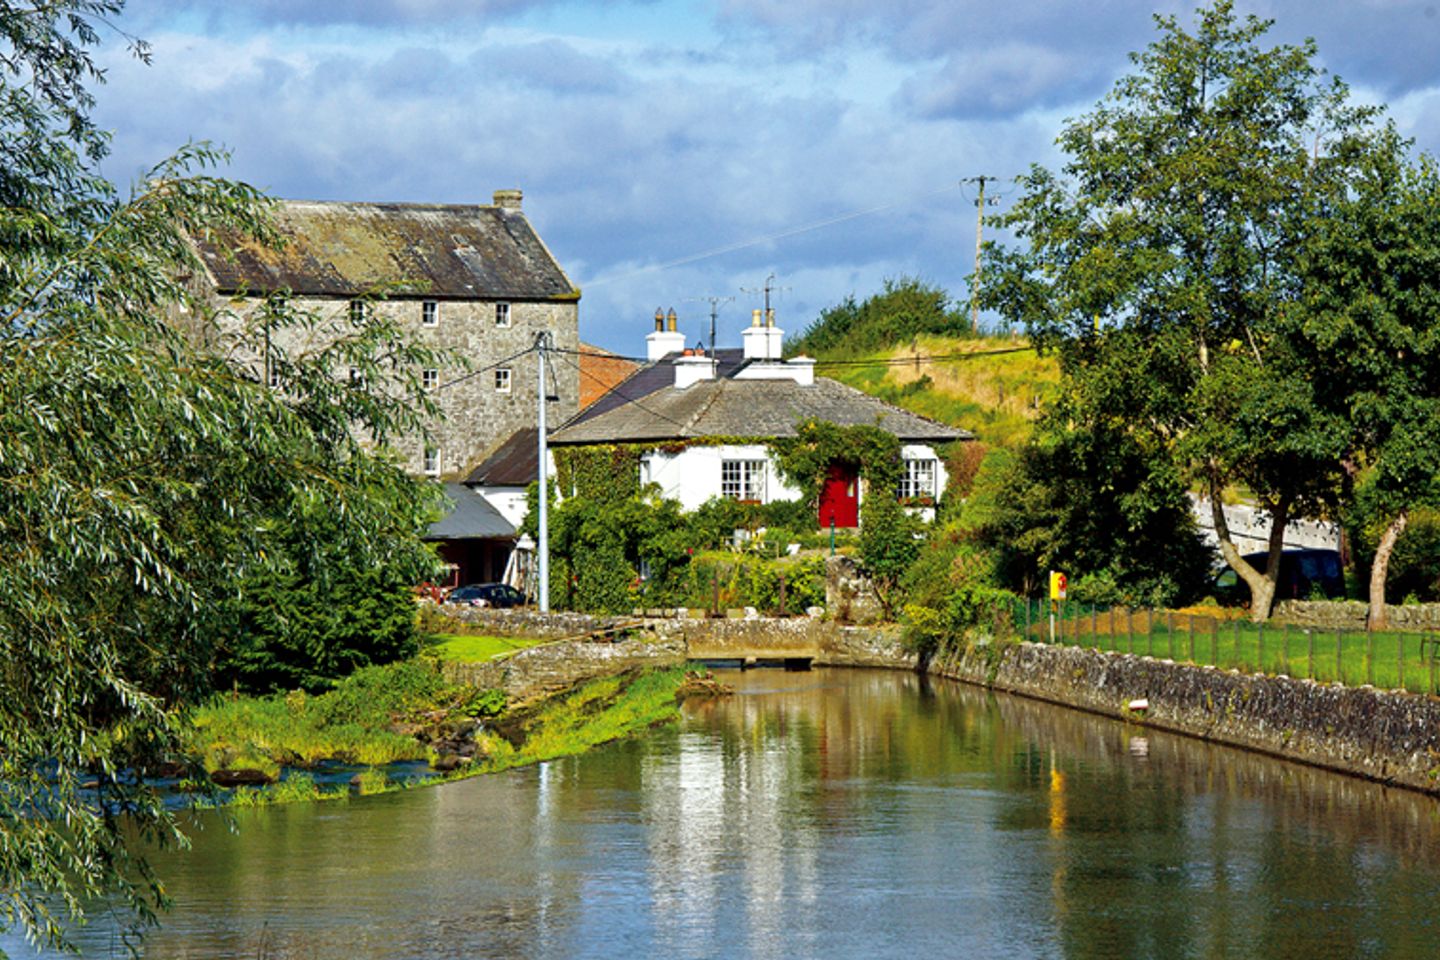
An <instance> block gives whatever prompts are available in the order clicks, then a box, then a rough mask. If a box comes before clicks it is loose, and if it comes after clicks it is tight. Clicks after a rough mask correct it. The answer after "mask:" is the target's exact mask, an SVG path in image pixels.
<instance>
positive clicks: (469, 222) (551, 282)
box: [197, 200, 574, 300]
mask: <svg viewBox="0 0 1440 960" xmlns="http://www.w3.org/2000/svg"><path fill="white" fill-rule="evenodd" d="M274 217H275V222H276V226H277V227H278V228H279V230H280V232H281V233H282V234H283V235H284V236H285V237H286V238H287V242H286V244H285V245H284V247H283V248H282V249H280V250H272V249H269V248H266V247H263V246H261V245H259V244H257V243H255V242H253V241H248V240H247V241H242V242H240V243H238V244H236V243H233V242H226V241H225V240H224V239H223V238H217V239H213V240H205V241H201V242H198V243H197V248H198V249H199V252H200V256H201V259H202V260H203V261H204V263H205V266H206V268H207V269H209V271H210V273H211V275H212V276H213V278H214V280H215V286H216V289H217V290H218V291H219V292H220V293H235V292H239V291H245V292H250V293H267V292H270V291H276V290H289V291H290V292H291V293H294V294H296V295H300V296H334V297H353V296H357V295H360V294H365V293H370V292H383V293H384V294H386V295H389V296H395V295H397V294H399V293H405V294H409V295H412V296H422V295H423V296H425V297H431V298H435V299H487V300H510V299H513V300H527V299H531V300H534V299H545V298H550V297H569V296H573V295H574V288H573V285H572V284H571V283H570V281H569V279H568V278H567V277H566V276H565V273H564V271H562V270H561V269H560V265H559V264H558V263H556V261H555V258H554V257H553V256H551V255H550V251H549V250H547V249H546V248H545V244H544V243H542V242H541V240H540V238H539V236H538V235H536V233H535V231H534V230H533V229H532V228H531V226H530V222H529V221H528V220H527V219H526V218H525V215H524V214H523V213H522V212H521V211H520V210H518V209H512V208H508V207H501V206H480V205H459V204H454V205H452V204H422V203H348V202H347V203H327V202H320V201H313V200H282V201H280V202H279V203H278V204H277V206H276V209H275V213H274ZM382 288H383V289H382Z"/></svg>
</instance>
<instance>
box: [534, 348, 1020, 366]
mask: <svg viewBox="0 0 1440 960" xmlns="http://www.w3.org/2000/svg"><path fill="white" fill-rule="evenodd" d="M1034 349H1035V348H1034V347H1028V346H1027V347H1001V348H999V349H997V350H973V351H970V352H968V353H935V354H920V355H918V356H917V355H914V354H912V355H911V356H908V357H879V358H875V359H871V360H865V359H853V360H852V359H844V360H816V361H815V365H816V366H820V367H861V366H876V365H880V366H908V365H912V364H915V363H917V362H919V363H943V362H948V361H952V360H970V359H972V358H975V357H997V356H1002V355H1004V354H1007V353H1024V352H1026V351H1033V350H1034ZM550 352H551V353H565V354H570V355H572V356H577V357H599V358H604V359H610V360H627V361H629V362H631V363H640V364H648V363H649V362H650V359H649V358H648V357H627V356H625V355H623V354H619V353H593V352H588V351H585V350H567V349H565V348H564V347H552V348H551V349H550Z"/></svg>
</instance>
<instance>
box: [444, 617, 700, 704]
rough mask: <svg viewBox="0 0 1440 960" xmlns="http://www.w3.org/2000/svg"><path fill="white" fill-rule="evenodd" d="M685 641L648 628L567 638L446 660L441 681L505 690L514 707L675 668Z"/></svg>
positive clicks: (683, 660) (683, 649)
mask: <svg viewBox="0 0 1440 960" xmlns="http://www.w3.org/2000/svg"><path fill="white" fill-rule="evenodd" d="M685 659H686V658H685V641H684V639H683V638H682V637H681V636H680V635H679V634H678V633H674V632H655V631H651V632H648V633H647V634H645V635H644V636H642V637H641V638H639V639H632V640H623V641H620V642H618V643H606V642H603V641H602V642H591V641H584V640H567V641H559V642H556V643H547V644H544V645H542V646H538V647H530V648H529V649H526V650H521V651H518V652H517V653H514V654H511V655H510V656H508V657H506V658H505V659H503V660H493V661H490V662H489V663H446V664H445V665H444V673H445V679H446V680H447V681H449V682H450V683H468V684H472V685H474V686H477V687H481V688H483V689H487V690H490V689H497V690H503V691H505V697H506V699H507V700H508V701H509V703H510V704H511V705H513V706H524V705H525V704H528V703H533V702H534V701H536V700H540V699H543V698H545V697H548V696H553V695H554V694H557V693H561V692H563V691H565V690H568V689H570V688H571V687H574V686H575V685H576V684H579V683H583V682H585V681H586V680H593V679H595V678H597V677H606V676H610V675H612V674H616V673H624V672H625V671H627V670H634V669H638V668H649V667H675V666H680V665H681V664H683V663H684V662H685Z"/></svg>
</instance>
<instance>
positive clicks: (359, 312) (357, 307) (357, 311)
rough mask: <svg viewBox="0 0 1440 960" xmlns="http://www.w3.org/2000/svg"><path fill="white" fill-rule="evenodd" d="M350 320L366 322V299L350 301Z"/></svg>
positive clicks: (352, 321)
mask: <svg viewBox="0 0 1440 960" xmlns="http://www.w3.org/2000/svg"><path fill="white" fill-rule="evenodd" d="M350 322H351V323H364V322H365V301H364V300H351V301H350Z"/></svg>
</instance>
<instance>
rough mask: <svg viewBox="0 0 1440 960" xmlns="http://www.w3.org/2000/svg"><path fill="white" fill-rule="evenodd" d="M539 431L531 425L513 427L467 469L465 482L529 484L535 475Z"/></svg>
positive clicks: (511, 485) (537, 459)
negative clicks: (479, 459)
mask: <svg viewBox="0 0 1440 960" xmlns="http://www.w3.org/2000/svg"><path fill="white" fill-rule="evenodd" d="M539 434H540V431H539V430H538V429H537V428H535V427H526V428H525V429H523V430H516V431H515V432H514V433H512V434H510V437H509V439H507V440H506V441H505V442H504V443H502V444H500V446H499V447H497V448H496V449H495V452H494V453H492V454H490V456H488V457H486V458H485V462H484V463H482V464H480V466H478V467H476V468H475V469H474V470H472V471H471V472H470V476H468V477H466V478H465V482H466V483H469V484H477V485H484V486H487V487H523V486H525V485H526V484H528V483H530V481H532V480H534V479H535V477H536V476H537V475H538V474H539V466H540V436H539Z"/></svg>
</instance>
